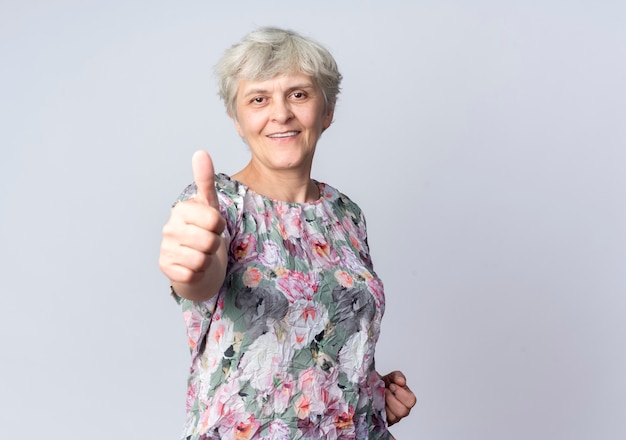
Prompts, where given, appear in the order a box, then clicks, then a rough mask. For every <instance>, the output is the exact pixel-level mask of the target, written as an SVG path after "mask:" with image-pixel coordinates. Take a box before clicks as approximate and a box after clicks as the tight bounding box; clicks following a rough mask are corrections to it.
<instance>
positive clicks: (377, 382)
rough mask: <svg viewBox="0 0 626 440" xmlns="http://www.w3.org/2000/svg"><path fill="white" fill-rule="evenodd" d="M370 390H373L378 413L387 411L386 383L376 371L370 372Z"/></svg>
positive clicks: (374, 404)
mask: <svg viewBox="0 0 626 440" xmlns="http://www.w3.org/2000/svg"><path fill="white" fill-rule="evenodd" d="M368 382H369V388H370V389H371V390H372V395H373V406H374V409H375V410H376V411H378V412H380V411H383V410H384V409H385V382H384V381H383V379H382V378H381V377H380V374H378V372H376V370H372V371H370V374H369V381H368Z"/></svg>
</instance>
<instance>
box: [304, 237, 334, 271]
mask: <svg viewBox="0 0 626 440" xmlns="http://www.w3.org/2000/svg"><path fill="white" fill-rule="evenodd" d="M306 239H307V242H308V247H307V248H305V250H307V253H308V256H309V258H310V260H311V261H312V262H316V263H317V264H318V265H319V266H321V267H324V268H331V267H333V266H335V265H337V263H338V261H339V256H338V255H337V252H336V251H335V249H334V248H333V247H332V246H331V245H330V244H329V243H328V241H326V238H325V237H324V236H323V235H322V234H320V233H319V232H315V233H312V234H310V235H309V236H308V237H307V238H306Z"/></svg>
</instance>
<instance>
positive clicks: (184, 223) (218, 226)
mask: <svg viewBox="0 0 626 440" xmlns="http://www.w3.org/2000/svg"><path fill="white" fill-rule="evenodd" d="M192 168H193V180H194V182H195V184H196V187H197V192H196V195H195V196H194V197H193V198H192V199H189V200H187V201H184V202H180V203H177V204H176V206H174V208H172V212H171V215H170V218H169V220H168V222H167V223H166V224H165V226H164V227H163V238H162V241H161V253H160V256H159V266H160V268H161V270H162V271H163V273H164V274H165V275H166V276H167V277H168V278H169V279H170V282H171V283H172V287H173V288H174V291H175V292H176V293H177V294H178V295H179V296H181V297H183V298H187V299H190V300H192V301H205V300H207V299H209V298H211V297H212V296H213V295H215V294H216V293H217V292H218V290H219V288H220V287H221V285H222V283H223V282H224V277H225V275H226V265H227V262H228V255H227V246H226V243H225V240H224V239H223V237H222V236H221V234H222V232H223V231H224V227H225V226H226V221H225V220H224V218H223V217H222V216H221V214H220V211H219V200H218V198H217V192H216V191H215V177H214V176H215V172H214V171H213V161H212V160H211V156H209V155H208V153H206V152H205V151H197V152H196V153H195V154H194V155H193V158H192Z"/></svg>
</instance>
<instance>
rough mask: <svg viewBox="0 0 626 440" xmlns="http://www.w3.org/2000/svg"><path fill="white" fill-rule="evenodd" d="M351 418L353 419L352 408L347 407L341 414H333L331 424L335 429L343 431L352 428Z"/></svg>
mask: <svg viewBox="0 0 626 440" xmlns="http://www.w3.org/2000/svg"><path fill="white" fill-rule="evenodd" d="M353 418H354V408H353V407H351V406H349V407H348V410H347V411H344V412H342V413H341V414H338V413H337V414H335V417H334V418H333V422H334V424H335V427H336V428H337V429H340V430H343V429H346V428H350V427H352V425H353V424H354V422H353V420H352V419H353Z"/></svg>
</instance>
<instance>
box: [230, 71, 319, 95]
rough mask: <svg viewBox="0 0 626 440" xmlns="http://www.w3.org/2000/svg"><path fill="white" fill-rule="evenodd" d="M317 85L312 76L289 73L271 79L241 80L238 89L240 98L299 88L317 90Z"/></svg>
mask: <svg viewBox="0 0 626 440" xmlns="http://www.w3.org/2000/svg"><path fill="white" fill-rule="evenodd" d="M316 87H317V84H316V82H315V81H314V80H313V78H312V77H311V76H310V75H307V74H305V73H289V74H283V75H278V76H275V77H273V78H269V79H240V80H239V82H238V87H237V95H238V96H246V95H248V94H253V93H263V92H265V93H269V92H273V91H283V90H290V89H298V88H303V89H304V88H306V89H310V88H316Z"/></svg>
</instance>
